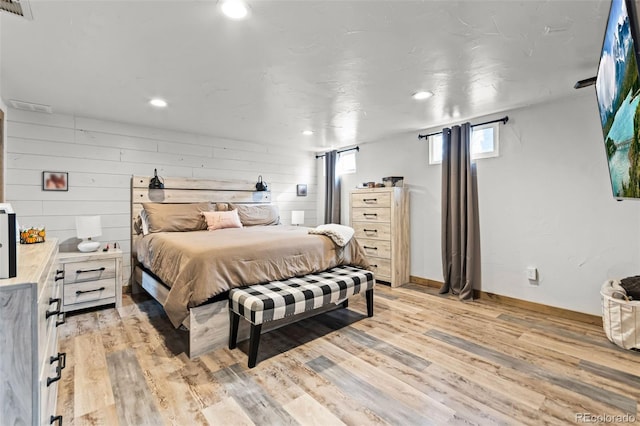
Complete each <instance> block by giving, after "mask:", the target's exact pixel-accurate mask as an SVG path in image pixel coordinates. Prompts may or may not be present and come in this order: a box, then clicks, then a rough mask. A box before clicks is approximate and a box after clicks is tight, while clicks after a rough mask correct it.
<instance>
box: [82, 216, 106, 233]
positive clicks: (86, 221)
mask: <svg viewBox="0 0 640 426" xmlns="http://www.w3.org/2000/svg"><path fill="white" fill-rule="evenodd" d="M76 235H77V237H78V238H92V237H99V236H100V235H102V223H101V221H100V216H77V217H76Z"/></svg>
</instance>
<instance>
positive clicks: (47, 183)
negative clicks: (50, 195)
mask: <svg viewBox="0 0 640 426" xmlns="http://www.w3.org/2000/svg"><path fill="white" fill-rule="evenodd" d="M42 190H43V191H68V190H69V173H67V172H42Z"/></svg>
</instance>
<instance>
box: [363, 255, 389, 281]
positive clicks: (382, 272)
mask: <svg viewBox="0 0 640 426" xmlns="http://www.w3.org/2000/svg"><path fill="white" fill-rule="evenodd" d="M367 260H368V261H369V270H370V271H371V272H373V273H374V275H375V278H376V279H377V280H382V281H388V280H389V279H390V278H391V260H389V259H381V258H379V257H370V258H368V259H367Z"/></svg>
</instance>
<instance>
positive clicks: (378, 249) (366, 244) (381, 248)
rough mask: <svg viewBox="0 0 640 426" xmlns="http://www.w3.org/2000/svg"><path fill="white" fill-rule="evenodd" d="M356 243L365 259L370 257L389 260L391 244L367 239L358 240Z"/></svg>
mask: <svg viewBox="0 0 640 426" xmlns="http://www.w3.org/2000/svg"><path fill="white" fill-rule="evenodd" d="M358 242H359V243H360V245H361V246H362V248H363V249H364V252H365V254H366V255H367V258H369V257H370V256H374V257H381V258H383V259H391V242H390V241H384V240H372V239H369V238H358Z"/></svg>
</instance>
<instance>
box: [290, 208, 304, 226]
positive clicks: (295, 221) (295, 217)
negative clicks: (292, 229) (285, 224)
mask: <svg viewBox="0 0 640 426" xmlns="http://www.w3.org/2000/svg"><path fill="white" fill-rule="evenodd" d="M291 224H292V225H303V224H304V210H293V211H292V212H291Z"/></svg>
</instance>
